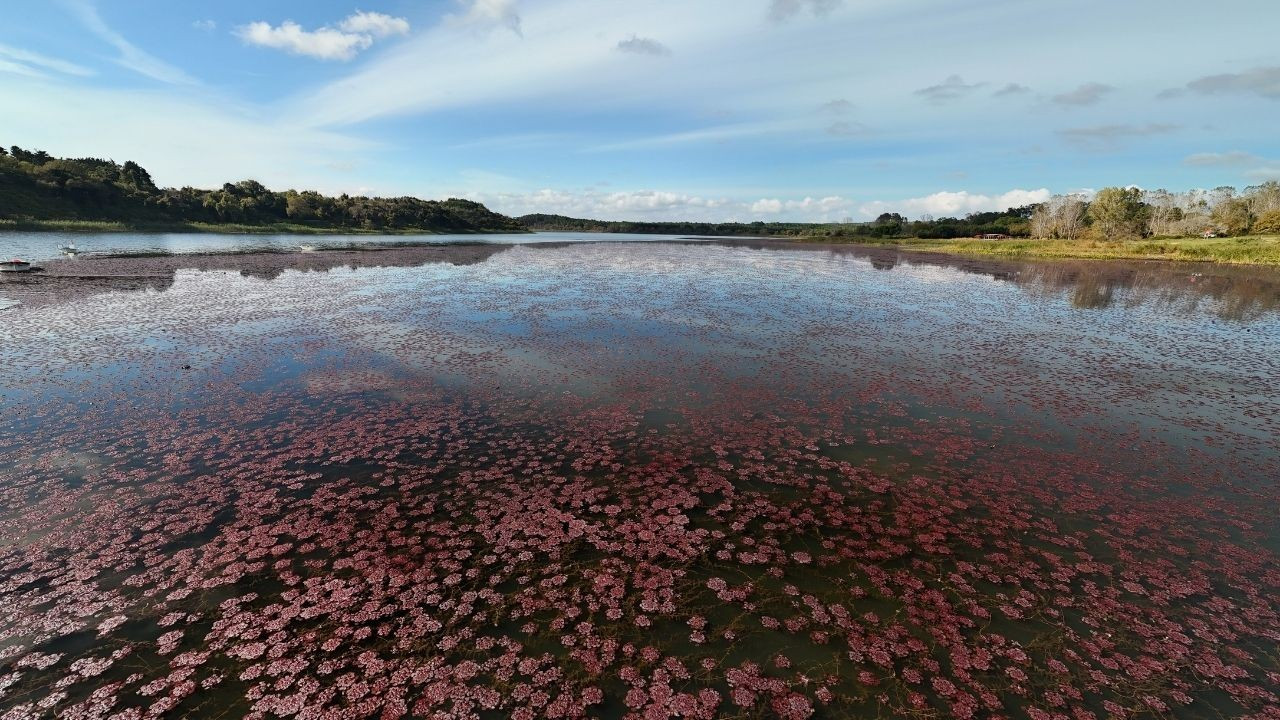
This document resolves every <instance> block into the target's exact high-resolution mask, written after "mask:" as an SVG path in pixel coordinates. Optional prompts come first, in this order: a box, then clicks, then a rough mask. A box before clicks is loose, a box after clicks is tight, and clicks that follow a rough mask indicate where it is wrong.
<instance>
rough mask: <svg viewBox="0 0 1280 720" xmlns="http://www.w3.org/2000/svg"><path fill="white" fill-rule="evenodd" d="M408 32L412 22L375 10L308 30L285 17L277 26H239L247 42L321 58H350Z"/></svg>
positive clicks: (251, 24)
mask: <svg viewBox="0 0 1280 720" xmlns="http://www.w3.org/2000/svg"><path fill="white" fill-rule="evenodd" d="M408 32H409V21H408V20H405V19H404V18H397V17H392V16H390V15H384V14H382V13H375V12H359V11H358V12H356V13H354V14H352V15H350V16H348V17H347V18H345V19H343V20H342V21H341V22H339V23H338V27H336V28H331V27H327V26H326V27H320V28H316V29H315V30H305V29H303V27H302V26H301V25H299V24H298V23H296V22H294V21H292V20H285V21H284V22H282V23H280V25H278V26H273V25H271V23H268V22H263V21H258V22H252V23H249V24H248V25H243V26H241V27H238V28H236V31H235V34H236V36H237V37H239V38H240V39H241V40H243V41H244V42H246V43H248V44H250V45H257V46H259V47H268V48H275V49H277V50H284V51H285V52H288V53H292V54H294V55H304V56H306V57H312V58H316V59H318V60H350V59H351V58H353V57H355V56H356V55H358V54H359V53H360V51H361V50H365V49H367V48H368V47H369V46H371V45H373V41H374V40H375V39H379V38H384V37H388V36H390V35H404V34H406V33H408Z"/></svg>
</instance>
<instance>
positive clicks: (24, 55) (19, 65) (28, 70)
mask: <svg viewBox="0 0 1280 720" xmlns="http://www.w3.org/2000/svg"><path fill="white" fill-rule="evenodd" d="M0 70H7V71H8V72H12V73H14V74H17V75H26V76H28V77H41V76H43V75H44V74H45V71H52V72H56V73H61V74H63V75H75V76H78V77H89V76H92V75H95V74H96V73H95V72H94V71H93V70H91V69H89V68H87V67H84V66H82V65H77V64H75V63H71V62H67V61H65V60H60V59H58V58H53V57H49V56H48V55H42V54H40V53H36V52H31V51H30V50H23V49H22V48H16V47H10V46H8V45H0Z"/></svg>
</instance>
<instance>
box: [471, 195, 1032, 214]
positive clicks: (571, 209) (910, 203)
mask: <svg viewBox="0 0 1280 720" xmlns="http://www.w3.org/2000/svg"><path fill="white" fill-rule="evenodd" d="M1050 196H1051V193H1050V192H1049V190H1047V189H1045V188H1040V189H1038V190H1010V191H1008V192H1005V193H1001V194H998V195H983V194H975V193H969V192H966V191H959V192H939V193H934V194H933V195H928V196H925V197H917V198H907V199H905V200H876V201H871V202H862V203H859V202H858V201H856V200H854V199H852V198H848V197H844V196H841V195H827V196H822V197H814V196H807V197H803V198H798V199H797V198H785V197H763V198H759V199H757V200H742V199H735V198H729V197H723V196H722V197H708V196H704V195H696V194H689V193H682V192H671V191H661V190H638V191H618V192H606V191H602V190H599V189H587V190H582V191H569V190H552V189H542V190H537V191H533V192H524V193H520V192H513V193H478V194H471V195H470V197H472V198H473V199H475V200H478V201H481V202H484V203H486V204H488V205H489V207H491V208H494V209H495V210H498V211H499V212H503V213H506V214H508V215H513V216H520V215H528V214H530V213H549V214H555V215H568V216H570V217H580V218H589V219H593V220H638V221H643V220H651V221H660V220H689V221H701V222H752V221H755V220H771V221H791V222H841V221H844V220H846V219H848V218H851V217H854V216H858V215H861V216H863V217H864V218H865V219H872V218H875V217H877V216H878V215H880V214H881V213H886V212H898V213H902V214H904V215H907V216H908V217H917V218H918V217H920V216H922V215H933V216H937V217H948V216H963V215H966V214H968V213H972V212H986V211H992V210H995V211H999V210H1007V209H1009V208H1012V207H1022V206H1024V205H1031V204H1034V203H1039V202H1044V201H1045V200H1048V199H1049V197H1050Z"/></svg>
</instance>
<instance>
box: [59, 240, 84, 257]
mask: <svg viewBox="0 0 1280 720" xmlns="http://www.w3.org/2000/svg"><path fill="white" fill-rule="evenodd" d="M61 249H62V254H63V255H66V256H67V257H75V256H77V255H79V254H80V249H79V248H77V247H76V244H75V243H71V244H69V245H64V246H63V247H62V248H61Z"/></svg>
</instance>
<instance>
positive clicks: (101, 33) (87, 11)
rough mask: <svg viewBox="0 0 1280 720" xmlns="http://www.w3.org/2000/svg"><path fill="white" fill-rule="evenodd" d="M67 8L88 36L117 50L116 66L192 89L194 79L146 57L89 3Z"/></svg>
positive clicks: (77, 0)
mask: <svg viewBox="0 0 1280 720" xmlns="http://www.w3.org/2000/svg"><path fill="white" fill-rule="evenodd" d="M64 2H65V3H66V5H67V7H68V8H70V10H71V12H72V14H73V15H75V17H76V18H77V19H78V20H79V21H80V23H81V24H82V25H84V27H85V28H86V29H87V30H89V32H91V33H93V34H94V35H96V36H98V38H99V39H101V40H103V41H105V42H106V43H107V44H108V45H111V46H112V47H114V48H115V49H116V52H117V53H118V55H117V56H116V58H115V62H116V64H118V65H120V66H121V67H124V68H128V69H129V70H132V71H134V72H136V73H138V74H139V75H143V76H146V77H149V78H151V79H152V80H159V81H160V82H164V83H169V84H172V85H192V84H195V82H196V81H195V79H194V78H192V77H191V76H190V75H188V74H187V73H185V72H183V71H182V70H180V69H179V68H177V67H175V66H173V65H170V64H169V63H167V62H165V61H163V60H161V59H159V58H157V57H155V56H153V55H151V54H149V53H147V52H146V51H144V50H142V49H141V48H139V47H138V46H137V45H134V44H133V43H131V42H129V41H128V40H126V39H125V37H124V36H123V35H121V34H120V33H118V32H116V31H115V30H113V29H111V27H110V26H109V25H107V23H106V22H105V21H104V20H103V19H102V16H101V15H100V14H98V8H97V7H96V6H95V5H93V3H91V2H90V1H89V0H64Z"/></svg>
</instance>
